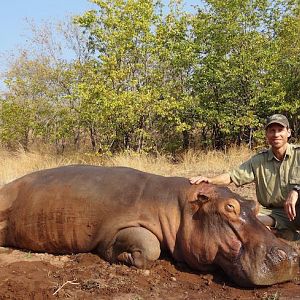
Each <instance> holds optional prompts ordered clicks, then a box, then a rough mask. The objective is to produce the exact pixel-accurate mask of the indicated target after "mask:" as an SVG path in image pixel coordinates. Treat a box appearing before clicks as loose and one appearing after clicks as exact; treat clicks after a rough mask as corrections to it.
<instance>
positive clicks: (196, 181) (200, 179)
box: [189, 175, 210, 184]
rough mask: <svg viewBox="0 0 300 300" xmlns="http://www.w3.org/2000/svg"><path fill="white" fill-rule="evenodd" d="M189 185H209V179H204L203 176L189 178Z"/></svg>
mask: <svg viewBox="0 0 300 300" xmlns="http://www.w3.org/2000/svg"><path fill="white" fill-rule="evenodd" d="M189 180H190V183H191V184H199V183H201V182H207V183H210V178H208V177H205V176H201V175H200V176H195V177H191V178H190V179H189Z"/></svg>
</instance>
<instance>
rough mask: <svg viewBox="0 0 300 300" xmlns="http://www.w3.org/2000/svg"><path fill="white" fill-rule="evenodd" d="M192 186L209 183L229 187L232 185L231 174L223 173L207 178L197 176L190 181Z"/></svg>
mask: <svg viewBox="0 0 300 300" xmlns="http://www.w3.org/2000/svg"><path fill="white" fill-rule="evenodd" d="M189 180H190V183H191V184H199V183H201V182H207V183H212V184H217V185H228V184H230V183H231V178H230V175H229V173H223V174H220V175H217V176H214V177H205V176H201V175H200V176H195V177H191V178H190V179H189Z"/></svg>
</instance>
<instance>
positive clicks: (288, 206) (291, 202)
mask: <svg viewBox="0 0 300 300" xmlns="http://www.w3.org/2000/svg"><path fill="white" fill-rule="evenodd" d="M297 200H298V192H297V191H294V190H292V191H290V192H289V194H288V196H287V198H286V200H285V203H284V210H285V212H286V214H287V215H288V217H289V220H290V221H293V220H294V219H295V218H296V203H297Z"/></svg>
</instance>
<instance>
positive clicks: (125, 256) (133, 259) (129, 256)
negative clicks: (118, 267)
mask: <svg viewBox="0 0 300 300" xmlns="http://www.w3.org/2000/svg"><path fill="white" fill-rule="evenodd" d="M117 259H118V261H119V262H122V263H124V264H126V265H131V266H135V267H137V268H140V269H143V268H146V267H147V266H148V262H147V260H146V259H145V257H144V256H143V255H142V254H141V252H140V251H133V252H132V253H128V252H123V253H121V254H119V255H118V257H117Z"/></svg>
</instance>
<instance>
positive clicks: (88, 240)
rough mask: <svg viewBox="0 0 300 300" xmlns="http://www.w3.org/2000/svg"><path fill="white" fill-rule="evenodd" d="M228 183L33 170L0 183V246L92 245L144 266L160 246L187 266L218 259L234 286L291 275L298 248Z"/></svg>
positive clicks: (56, 248)
mask: <svg viewBox="0 0 300 300" xmlns="http://www.w3.org/2000/svg"><path fill="white" fill-rule="evenodd" d="M254 211H255V203H254V202H252V201H245V200H243V199H241V198H240V197H239V196H238V195H236V194H234V193H232V192H231V191H230V190H229V189H228V188H223V187H217V186H214V185H211V184H207V183H201V184H200V185H191V184H189V181H188V180H187V179H186V178H181V177H163V176H158V175H153V174H149V173H144V172H140V171H137V170H134V169H130V168H122V167H115V168H102V167H96V166H83V165H78V166H67V167H60V168H55V169H49V170H42V171H39V172H35V173H32V174H29V175H26V176H24V177H22V178H20V179H17V180H15V181H13V182H11V183H9V184H7V185H5V186H4V187H2V188H1V190H0V245H1V246H11V247H18V248H22V249H28V250H32V251H40V252H49V253H59V254H64V253H78V252H89V251H94V252H96V253H98V254H99V255H100V256H101V257H102V258H104V259H106V260H108V261H109V262H113V263H125V264H128V265H133V266H136V267H140V268H144V267H147V265H148V264H149V263H151V262H153V261H155V260H156V259H158V258H159V256H160V253H161V251H167V252H168V253H169V254H170V255H171V256H172V257H173V258H174V259H175V260H176V261H178V262H185V263H186V264H188V265H189V266H190V267H191V268H192V269H195V270H201V271H207V270H209V269H211V267H213V266H220V267H221V268H223V269H224V271H225V272H226V273H227V274H228V275H229V276H230V277H231V278H232V279H233V280H234V281H235V282H236V283H237V284H239V285H241V286H254V285H271V284H274V283H278V282H283V281H287V280H291V279H293V278H295V276H296V275H297V271H298V256H297V254H296V252H295V251H294V250H293V249H292V248H291V247H290V246H289V245H287V244H286V243H284V242H283V241H281V240H280V239H277V238H276V237H275V236H274V235H273V234H272V233H271V232H270V231H269V230H267V229H266V228H265V226H264V225H263V224H261V223H260V222H259V221H258V220H257V218H256V217H255V213H254Z"/></svg>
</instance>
